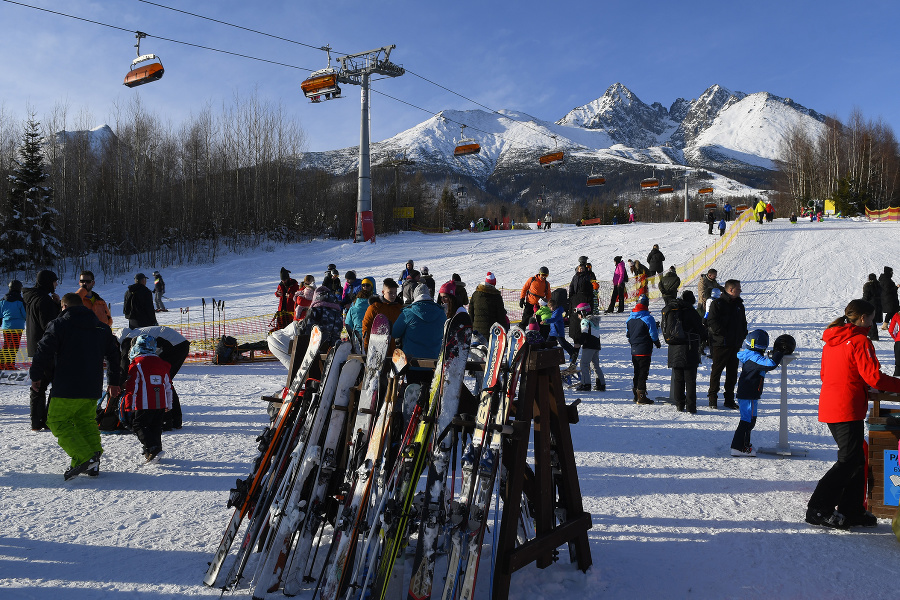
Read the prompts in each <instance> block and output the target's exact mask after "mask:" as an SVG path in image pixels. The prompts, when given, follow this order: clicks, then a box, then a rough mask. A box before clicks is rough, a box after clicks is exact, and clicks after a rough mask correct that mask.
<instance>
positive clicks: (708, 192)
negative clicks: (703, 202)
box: [697, 187, 713, 196]
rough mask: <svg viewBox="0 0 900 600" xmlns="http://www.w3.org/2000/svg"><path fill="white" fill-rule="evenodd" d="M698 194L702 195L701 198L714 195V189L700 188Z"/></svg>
mask: <svg viewBox="0 0 900 600" xmlns="http://www.w3.org/2000/svg"><path fill="white" fill-rule="evenodd" d="M697 193H698V194H700V195H701V196H710V195H712V193H713V188H711V187H705V188H700V189H699V190H697Z"/></svg>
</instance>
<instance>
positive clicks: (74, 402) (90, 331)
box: [28, 293, 120, 479]
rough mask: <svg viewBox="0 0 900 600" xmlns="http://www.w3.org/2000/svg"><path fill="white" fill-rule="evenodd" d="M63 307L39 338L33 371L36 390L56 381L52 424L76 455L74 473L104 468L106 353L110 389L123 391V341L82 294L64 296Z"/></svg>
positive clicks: (70, 472) (65, 446)
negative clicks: (100, 417) (99, 415)
mask: <svg viewBox="0 0 900 600" xmlns="http://www.w3.org/2000/svg"><path fill="white" fill-rule="evenodd" d="M62 308H63V311H62V313H60V316H59V317H57V318H56V319H54V320H53V321H51V322H50V323H49V324H48V325H47V330H46V332H45V333H44V335H43V337H41V339H40V341H39V342H38V344H37V350H36V352H35V353H34V359H33V361H32V363H31V369H30V370H29V373H28V374H29V376H30V377H31V387H32V389H33V390H39V389H41V388H43V389H46V387H47V386H46V383H47V382H48V381H49V380H52V382H53V402H51V403H50V408H49V413H48V414H47V416H46V420H47V426H48V427H49V428H50V431H52V432H53V435H55V436H56V438H57V440H58V442H59V446H60V447H61V448H62V449H63V450H65V452H66V454H68V455H69V457H70V458H71V462H70V466H69V469H68V470H67V471H66V473H65V474H64V478H65V479H71V478H72V477H74V476H76V475H78V474H80V473H83V472H85V471H92V474H96V473H99V465H100V455H101V454H102V453H103V446H102V444H101V442H100V431H99V430H98V429H97V421H96V420H95V414H96V408H97V398H99V397H100V396H101V395H102V392H103V361H104V359H105V360H106V364H107V375H108V379H109V386H108V387H107V391H108V392H109V394H110V396H111V397H112V396H118V395H119V386H118V385H116V382H118V381H119V377H120V374H119V343H118V342H117V341H116V338H115V337H114V336H113V334H112V330H111V329H110V328H109V325H107V324H106V323H101V322H100V321H99V320H98V319H97V316H96V315H95V314H94V313H93V312H91V310H90V309H88V308H85V306H84V304H82V302H81V296H79V295H78V294H75V293H70V294H66V295H65V296H63V298H62Z"/></svg>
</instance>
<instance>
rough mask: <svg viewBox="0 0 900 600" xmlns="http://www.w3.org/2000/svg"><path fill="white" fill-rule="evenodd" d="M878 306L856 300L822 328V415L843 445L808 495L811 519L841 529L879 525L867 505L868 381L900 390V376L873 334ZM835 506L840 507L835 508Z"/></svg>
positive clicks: (820, 402) (838, 442) (871, 384)
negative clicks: (891, 370)
mask: <svg viewBox="0 0 900 600" xmlns="http://www.w3.org/2000/svg"><path fill="white" fill-rule="evenodd" d="M874 313H875V307H874V306H873V305H872V304H871V303H869V302H866V301H865V300H853V301H851V302H850V304H848V305H847V307H846V308H845V309H844V316H842V317H840V318H839V319H836V320H835V321H833V322H832V323H831V324H829V325H828V328H827V329H826V330H825V333H824V334H822V340H823V341H824V342H825V347H824V348H823V349H822V370H821V375H820V377H821V379H822V391H821V392H820V393H819V421H821V422H822V423H826V424H827V425H828V429H829V430H830V431H831V435H832V436H833V437H834V440H835V442H837V445H838V460H837V462H836V463H835V464H834V466H832V467H831V469H829V471H828V472H827V473H825V475H824V476H823V477H822V479H820V480H819V483H818V485H817V486H816V490H815V491H814V492H813V495H812V497H811V498H810V499H809V503H808V505H807V510H806V522H807V523H809V524H811V525H822V526H824V527H833V528H836V529H846V528H847V527H853V526H864V527H874V526H875V525H877V520H876V519H875V516H874V515H873V514H872V513H870V512H868V511H867V510H866V509H865V505H864V504H863V501H864V492H865V485H866V480H865V479H866V472H865V464H866V456H865V452H864V450H863V442H864V441H865V425H864V422H863V421H864V419H865V418H866V411H867V410H868V408H869V401H868V396H867V391H868V387H869V386H872V387H873V388H875V389H878V390H882V391H886V392H900V379H896V378H894V377H891V376H889V375H885V374H884V373H882V372H881V365H880V364H879V362H878V358H877V357H876V356H875V348H874V347H873V346H872V342H871V341H870V340H869V338H868V335H867V334H868V332H869V329H870V328H871V327H872V321H873V318H874ZM835 507H836V508H835Z"/></svg>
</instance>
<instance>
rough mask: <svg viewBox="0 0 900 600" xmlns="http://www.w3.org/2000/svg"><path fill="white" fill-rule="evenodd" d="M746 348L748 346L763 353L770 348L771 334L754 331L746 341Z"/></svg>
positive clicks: (760, 330)
mask: <svg viewBox="0 0 900 600" xmlns="http://www.w3.org/2000/svg"><path fill="white" fill-rule="evenodd" d="M744 346H746V347H747V348H749V349H750V350H756V351H757V352H762V351H763V350H765V349H766V348H768V347H769V334H768V333H766V332H765V331H763V330H762V329H754V330H753V331H751V332H750V335H748V336H747V339H746V340H745V341H744Z"/></svg>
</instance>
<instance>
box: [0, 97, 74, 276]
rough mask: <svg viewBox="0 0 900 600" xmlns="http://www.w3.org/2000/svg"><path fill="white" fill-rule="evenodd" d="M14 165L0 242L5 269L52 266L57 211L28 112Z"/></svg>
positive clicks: (34, 124)
mask: <svg viewBox="0 0 900 600" xmlns="http://www.w3.org/2000/svg"><path fill="white" fill-rule="evenodd" d="M18 154H19V159H18V160H16V161H15V164H16V168H15V169H14V170H13V174H12V175H10V176H9V177H10V191H9V197H8V200H7V207H6V208H7V210H6V214H5V215H4V216H5V219H4V222H3V233H2V234H0V244H2V245H3V247H4V250H5V252H4V256H3V267H4V269H5V270H6V271H9V272H13V271H22V270H26V269H30V268H34V269H40V268H43V267H49V266H52V265H53V264H54V263H55V262H56V260H57V259H58V258H59V254H60V242H59V238H58V237H57V231H56V216H57V214H58V213H57V211H56V209H55V208H53V205H52V202H53V188H52V187H50V186H46V185H44V182H45V181H46V179H47V178H48V177H49V175H48V174H47V173H46V172H45V171H44V154H43V150H42V148H41V133H40V123H39V122H37V121H36V120H35V119H34V115H33V114H32V115H31V117H30V118H29V119H28V121H27V122H26V123H25V132H24V133H23V135H22V146H21V147H20V148H19V151H18Z"/></svg>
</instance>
